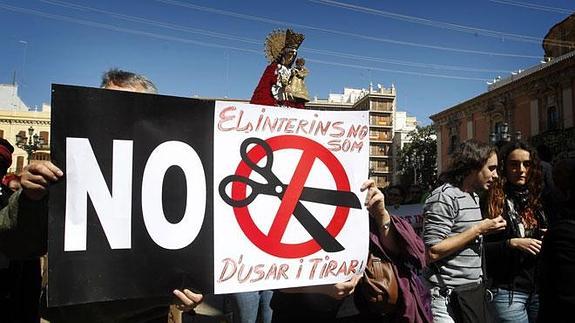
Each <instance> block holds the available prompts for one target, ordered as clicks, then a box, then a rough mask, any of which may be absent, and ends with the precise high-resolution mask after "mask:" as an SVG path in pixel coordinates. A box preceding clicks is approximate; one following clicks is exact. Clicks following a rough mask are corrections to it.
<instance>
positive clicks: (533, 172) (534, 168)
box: [488, 140, 543, 218]
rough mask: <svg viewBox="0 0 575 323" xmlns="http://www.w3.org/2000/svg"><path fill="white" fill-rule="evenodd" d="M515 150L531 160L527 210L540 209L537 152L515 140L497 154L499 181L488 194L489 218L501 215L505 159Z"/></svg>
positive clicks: (505, 179)
mask: <svg viewBox="0 0 575 323" xmlns="http://www.w3.org/2000/svg"><path fill="white" fill-rule="evenodd" d="M516 149H521V150H525V151H527V152H528V153H529V158H530V159H531V169H530V175H529V178H528V179H527V183H526V184H525V185H526V186H527V190H528V191H529V196H528V198H527V208H530V209H531V210H537V209H539V208H541V199H540V198H541V191H542V189H543V178H542V176H543V175H542V172H541V161H540V160H539V157H538V155H537V151H536V150H535V149H534V148H533V147H531V146H530V145H529V144H527V143H526V142H524V141H521V140H515V141H512V142H510V143H507V144H506V145H505V146H503V147H502V148H501V151H500V153H499V170H498V171H499V180H498V181H496V182H495V185H493V187H492V188H491V189H490V190H489V192H488V212H489V217H490V218H495V217H497V216H499V215H501V214H502V213H503V209H504V206H505V191H504V187H505V184H507V181H508V180H507V177H506V174H507V172H506V167H507V158H508V157H509V155H510V154H511V153H512V152H513V151H514V150H516Z"/></svg>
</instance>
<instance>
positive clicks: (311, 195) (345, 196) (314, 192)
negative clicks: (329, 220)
mask: <svg viewBox="0 0 575 323" xmlns="http://www.w3.org/2000/svg"><path fill="white" fill-rule="evenodd" d="M299 199H300V201H309V202H316V203H321V204H328V205H336V206H346V207H350V208H353V209H361V202H359V199H358V198H357V196H356V195H355V194H353V193H352V192H346V191H337V190H327V189H323V188H313V187H304V188H303V190H302V192H301V195H300V197H299Z"/></svg>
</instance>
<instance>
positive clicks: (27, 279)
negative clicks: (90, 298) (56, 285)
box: [0, 139, 47, 323]
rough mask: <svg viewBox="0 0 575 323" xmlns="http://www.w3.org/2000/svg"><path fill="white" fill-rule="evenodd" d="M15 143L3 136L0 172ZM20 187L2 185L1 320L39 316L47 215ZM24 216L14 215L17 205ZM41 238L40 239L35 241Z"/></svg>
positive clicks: (6, 165)
mask: <svg viewBox="0 0 575 323" xmlns="http://www.w3.org/2000/svg"><path fill="white" fill-rule="evenodd" d="M13 152H14V147H12V145H11V144H10V143H9V142H8V141H7V140H6V139H0V176H4V175H5V174H6V171H7V170H8V168H9V167H10V165H11V164H12V153H13ZM28 202H29V201H28V200H27V199H26V196H25V195H22V194H21V192H20V191H16V192H14V191H13V190H12V189H10V188H9V187H8V186H6V185H5V184H4V181H3V183H2V185H1V186H0V207H1V208H2V209H0V322H7V323H12V322H35V323H37V322H38V321H39V320H40V318H39V313H38V299H39V297H40V285H41V278H40V257H41V256H42V255H43V254H44V253H46V241H47V237H46V231H47V218H46V216H45V215H43V214H38V213H37V209H38V208H41V207H43V206H42V205H38V206H36V205H32V204H30V203H28ZM18 208H19V209H20V210H23V211H24V212H22V213H23V214H22V216H20V217H18V218H16V217H14V216H11V214H12V212H11V211H13V210H14V209H18ZM34 242H39V243H34Z"/></svg>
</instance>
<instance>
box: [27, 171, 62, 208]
mask: <svg viewBox="0 0 575 323" xmlns="http://www.w3.org/2000/svg"><path fill="white" fill-rule="evenodd" d="M63 175H64V173H63V172H62V171H61V170H60V169H59V168H58V167H56V166H54V164H52V163H51V162H49V161H39V162H35V163H33V164H30V165H28V166H26V167H25V168H24V169H23V170H22V177H21V179H20V183H21V185H22V193H24V194H25V195H26V197H28V198H29V199H31V200H36V201H37V200H41V199H42V198H43V197H44V196H45V195H46V193H47V192H48V186H50V184H51V183H54V182H56V181H58V179H59V178H60V177H62V176H63Z"/></svg>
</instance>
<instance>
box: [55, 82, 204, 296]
mask: <svg viewBox="0 0 575 323" xmlns="http://www.w3.org/2000/svg"><path fill="white" fill-rule="evenodd" d="M52 91H53V95H52V160H53V162H54V164H56V165H58V166H59V167H60V168H61V169H62V170H63V171H64V174H65V175H64V177H63V178H62V180H61V181H59V182H58V183H57V184H55V185H54V186H53V187H52V188H51V190H50V216H49V259H50V261H49V276H48V277H49V289H48V297H49V304H50V305H51V306H53V305H67V304H77V303H86V302H93V301H106V300H114V299H124V298H140V297H153V296H167V295H170V293H171V291H172V290H173V289H174V288H182V287H186V288H196V289H197V290H199V291H202V292H210V291H211V290H212V289H213V286H212V283H211V281H212V277H213V256H212V253H213V241H212V236H213V228H212V201H213V198H212V196H213V192H212V187H211V185H206V183H211V181H212V159H213V144H212V142H213V137H212V136H213V135H212V134H213V113H214V109H213V106H214V102H213V101H203V100H194V99H184V98H177V97H169V96H158V95H148V94H138V93H128V92H122V91H111V90H103V89H92V88H83V87H74V86H61V85H54V86H53V90H52ZM198 134H201V135H198Z"/></svg>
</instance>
